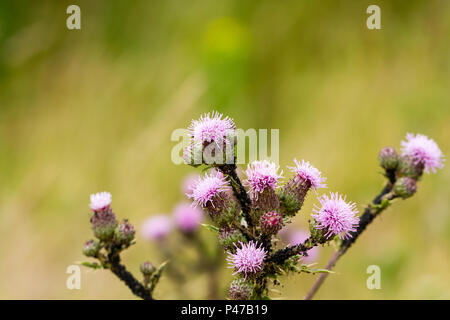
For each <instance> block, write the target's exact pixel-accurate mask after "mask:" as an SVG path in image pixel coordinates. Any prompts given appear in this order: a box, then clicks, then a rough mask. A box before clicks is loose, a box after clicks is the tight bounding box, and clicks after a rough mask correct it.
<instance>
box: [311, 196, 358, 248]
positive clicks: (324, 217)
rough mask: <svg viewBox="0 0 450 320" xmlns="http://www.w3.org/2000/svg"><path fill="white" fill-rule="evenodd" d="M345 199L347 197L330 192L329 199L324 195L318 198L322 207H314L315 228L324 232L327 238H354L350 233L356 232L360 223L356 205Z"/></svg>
mask: <svg viewBox="0 0 450 320" xmlns="http://www.w3.org/2000/svg"><path fill="white" fill-rule="evenodd" d="M345 199H346V196H342V195H339V194H338V193H337V192H336V193H331V192H330V196H329V197H328V196H327V195H322V196H321V197H319V198H318V200H319V202H320V204H321V207H318V206H317V205H314V209H313V212H315V213H316V214H315V215H314V214H313V215H311V216H312V217H313V218H314V220H315V222H316V224H315V228H316V229H318V230H322V231H323V232H324V235H325V236H326V237H327V238H329V237H330V236H338V237H339V238H340V239H348V238H351V237H352V235H351V233H350V232H353V231H356V227H357V226H358V223H359V217H357V216H356V214H357V213H358V209H357V208H356V203H354V202H346V201H345Z"/></svg>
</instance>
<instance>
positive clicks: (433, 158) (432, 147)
mask: <svg viewBox="0 0 450 320" xmlns="http://www.w3.org/2000/svg"><path fill="white" fill-rule="evenodd" d="M401 145H402V149H401V150H402V156H407V157H410V158H411V159H413V161H414V162H415V163H416V164H418V163H422V164H423V165H424V171H425V172H426V173H430V170H431V171H433V173H435V172H436V169H440V168H442V167H443V166H444V165H443V162H444V155H443V154H442V151H441V150H440V149H439V147H438V145H437V144H436V142H434V140H433V139H430V138H428V137H427V136H425V135H423V134H416V135H414V134H413V133H408V134H406V140H403V141H402V142H401Z"/></svg>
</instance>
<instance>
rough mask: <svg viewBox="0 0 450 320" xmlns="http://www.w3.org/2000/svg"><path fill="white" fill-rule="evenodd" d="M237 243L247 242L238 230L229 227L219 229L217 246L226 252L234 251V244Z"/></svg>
mask: <svg viewBox="0 0 450 320" xmlns="http://www.w3.org/2000/svg"><path fill="white" fill-rule="evenodd" d="M239 242H247V239H246V238H245V236H244V235H243V234H242V232H241V231H239V230H238V229H232V228H229V227H225V228H221V229H220V232H219V244H220V245H221V246H223V247H224V248H225V249H226V250H229V251H233V252H234V251H235V249H236V247H235V244H237V243H239Z"/></svg>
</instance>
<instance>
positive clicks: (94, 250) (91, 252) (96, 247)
mask: <svg viewBox="0 0 450 320" xmlns="http://www.w3.org/2000/svg"><path fill="white" fill-rule="evenodd" d="M99 251H100V242H98V241H96V240H88V241H86V242H85V244H84V246H83V254H84V255H85V256H86V257H96V256H97V254H98V252H99Z"/></svg>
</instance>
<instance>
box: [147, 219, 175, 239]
mask: <svg viewBox="0 0 450 320" xmlns="http://www.w3.org/2000/svg"><path fill="white" fill-rule="evenodd" d="M172 227H173V226H172V221H171V220H170V218H169V217H168V216H166V215H163V214H160V215H156V216H153V217H151V218H149V219H147V220H146V221H145V222H144V223H143V224H142V235H143V237H144V238H145V239H147V240H150V241H155V240H156V241H162V240H164V239H165V238H166V237H167V236H168V235H169V233H170V232H171V231H172Z"/></svg>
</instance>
